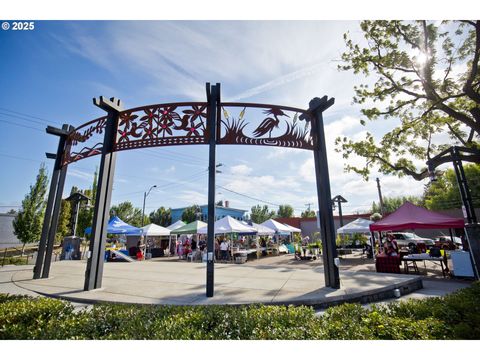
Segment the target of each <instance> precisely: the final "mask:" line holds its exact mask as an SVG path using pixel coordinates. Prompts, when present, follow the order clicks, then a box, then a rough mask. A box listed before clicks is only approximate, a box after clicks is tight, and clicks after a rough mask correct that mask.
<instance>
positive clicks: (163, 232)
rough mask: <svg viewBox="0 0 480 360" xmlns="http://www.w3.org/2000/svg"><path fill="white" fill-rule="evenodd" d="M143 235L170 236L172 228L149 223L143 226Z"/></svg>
mask: <svg viewBox="0 0 480 360" xmlns="http://www.w3.org/2000/svg"><path fill="white" fill-rule="evenodd" d="M141 229H142V234H143V236H169V235H170V229H168V228H164V227H163V226H159V225H157V224H148V225H147V226H144V227H142V228H141Z"/></svg>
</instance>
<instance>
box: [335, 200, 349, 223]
mask: <svg viewBox="0 0 480 360" xmlns="http://www.w3.org/2000/svg"><path fill="white" fill-rule="evenodd" d="M346 202H348V201H347V200H345V199H344V198H343V196H341V195H337V196H335V197H334V198H333V199H332V204H335V203H337V204H338V216H339V217H340V227H342V226H343V215H342V203H346ZM334 206H335V205H334Z"/></svg>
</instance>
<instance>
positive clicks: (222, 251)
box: [220, 239, 228, 261]
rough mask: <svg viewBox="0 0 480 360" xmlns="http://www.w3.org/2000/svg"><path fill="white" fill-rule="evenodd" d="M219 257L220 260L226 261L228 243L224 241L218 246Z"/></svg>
mask: <svg viewBox="0 0 480 360" xmlns="http://www.w3.org/2000/svg"><path fill="white" fill-rule="evenodd" d="M220 255H221V259H222V260H224V261H227V260H228V243H227V242H226V241H225V239H224V240H223V241H222V243H221V244H220Z"/></svg>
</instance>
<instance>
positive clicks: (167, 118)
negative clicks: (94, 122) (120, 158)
mask: <svg viewBox="0 0 480 360" xmlns="http://www.w3.org/2000/svg"><path fill="white" fill-rule="evenodd" d="M207 105H208V104H207V103H206V102H189V103H169V104H157V105H149V106H143V107H138V108H134V109H129V110H125V111H122V112H121V113H120V119H119V122H118V126H117V136H116V139H115V145H114V150H115V151H120V150H127V149H136V148H142V147H152V146H169V145H198V144H206V142H207V141H206V139H207V136H206V130H207V124H206V123H207V121H206V119H207V116H208V107H207Z"/></svg>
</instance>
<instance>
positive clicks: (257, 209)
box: [250, 205, 275, 224]
mask: <svg viewBox="0 0 480 360" xmlns="http://www.w3.org/2000/svg"><path fill="white" fill-rule="evenodd" d="M274 217H275V211H273V210H270V209H269V208H268V205H263V206H261V205H255V206H252V209H251V214H250V219H251V220H252V222H254V223H256V224H261V223H263V222H264V221H267V220H268V219H272V218H274Z"/></svg>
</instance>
